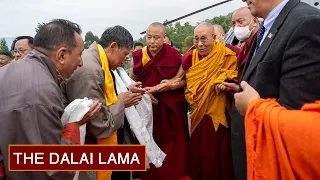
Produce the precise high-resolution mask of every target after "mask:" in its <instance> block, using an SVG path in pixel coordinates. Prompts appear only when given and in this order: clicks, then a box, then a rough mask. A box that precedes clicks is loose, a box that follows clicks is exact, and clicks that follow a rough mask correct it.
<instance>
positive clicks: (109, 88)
mask: <svg viewBox="0 0 320 180" xmlns="http://www.w3.org/2000/svg"><path fill="white" fill-rule="evenodd" d="M132 46H133V38H132V36H131V34H130V32H129V31H128V30H126V29H125V28H123V27H121V26H115V27H111V28H108V29H107V30H105V32H104V33H103V34H102V36H101V39H100V40H99V43H96V42H94V43H92V44H91V46H90V47H89V49H87V50H85V51H84V53H83V55H82V58H83V67H81V68H79V69H78V70H77V71H75V73H74V74H73V76H72V77H71V78H70V79H69V80H68V81H67V82H66V84H65V85H66V86H65V95H66V97H67V99H68V102H72V101H73V100H74V99H78V98H84V97H88V98H90V99H98V100H99V101H100V102H102V109H101V111H100V113H99V114H98V115H97V117H96V118H95V119H93V120H92V121H91V122H90V123H88V124H87V142H88V140H89V139H90V140H91V142H90V143H97V144H100V145H116V144H118V142H117V130H118V129H120V128H122V126H123V125H124V109H125V108H126V107H130V106H133V105H136V104H137V103H138V102H139V101H140V100H141V98H142V95H141V93H142V92H144V91H143V90H139V88H135V87H133V88H132V89H131V91H130V92H125V93H120V94H119V95H117V94H116V91H115V90H116V88H115V83H114V75H113V74H112V72H111V70H115V69H116V68H117V67H119V66H121V64H122V63H123V61H124V60H125V59H126V56H127V55H128V54H129V53H130V50H131V48H132ZM135 85H137V86H138V85H139V83H136V84H135ZM132 91H134V92H137V93H133V92H132ZM111 174H112V173H111V171H99V172H97V173H96V179H97V180H107V179H109V180H110V179H111Z"/></svg>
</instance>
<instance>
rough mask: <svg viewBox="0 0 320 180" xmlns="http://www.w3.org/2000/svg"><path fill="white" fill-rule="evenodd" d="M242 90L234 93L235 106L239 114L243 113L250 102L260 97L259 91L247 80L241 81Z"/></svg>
mask: <svg viewBox="0 0 320 180" xmlns="http://www.w3.org/2000/svg"><path fill="white" fill-rule="evenodd" d="M241 88H242V89H243V91H242V92H239V93H236V94H234V99H235V106H236V108H237V109H238V111H239V113H240V114H241V115H245V114H246V111H247V108H248V106H249V104H250V102H251V101H252V100H254V99H257V98H260V95H259V93H258V92H257V91H256V90H255V89H254V88H253V87H251V86H250V85H249V84H248V83H247V82H245V81H242V82H241Z"/></svg>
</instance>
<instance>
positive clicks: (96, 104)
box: [77, 100, 102, 126]
mask: <svg viewBox="0 0 320 180" xmlns="http://www.w3.org/2000/svg"><path fill="white" fill-rule="evenodd" d="M101 107H102V103H100V102H99V101H97V100H93V104H92V105H91V106H90V110H89V111H88V112H87V113H86V114H85V115H84V116H83V118H82V119H81V120H80V121H79V122H78V123H77V124H78V125H79V126H82V125H83V124H86V123H88V122H89V121H91V120H92V119H93V118H95V117H96V115H97V114H98V113H99V111H100V109H101Z"/></svg>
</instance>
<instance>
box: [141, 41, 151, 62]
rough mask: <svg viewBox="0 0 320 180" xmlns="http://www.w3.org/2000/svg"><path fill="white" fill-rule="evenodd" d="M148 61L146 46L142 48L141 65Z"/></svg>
mask: <svg viewBox="0 0 320 180" xmlns="http://www.w3.org/2000/svg"><path fill="white" fill-rule="evenodd" d="M149 61H150V57H149V55H148V50H147V46H145V47H143V48H142V66H144V65H146V64H147V63H148V62H149Z"/></svg>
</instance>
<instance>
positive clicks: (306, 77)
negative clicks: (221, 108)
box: [231, 0, 320, 180]
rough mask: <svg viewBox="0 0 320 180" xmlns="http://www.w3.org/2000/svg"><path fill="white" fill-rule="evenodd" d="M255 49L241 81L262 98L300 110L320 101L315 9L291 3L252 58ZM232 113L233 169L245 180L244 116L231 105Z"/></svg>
mask: <svg viewBox="0 0 320 180" xmlns="http://www.w3.org/2000/svg"><path fill="white" fill-rule="evenodd" d="M269 34H272V35H271V37H270V36H269ZM255 46H256V43H254V44H253V47H255ZM254 50H255V49H254V48H252V49H251V52H250V54H249V57H248V59H247V62H246V65H245V69H244V73H243V75H242V77H241V81H247V82H248V83H249V84H250V85H251V86H253V88H255V89H256V90H257V91H258V92H259V94H260V96H261V97H262V98H276V99H278V98H280V104H281V105H282V106H285V107H286V108H288V109H300V108H301V106H302V105H303V104H304V103H306V102H313V101H315V100H320V11H319V10H318V9H315V8H313V7H311V6H309V5H307V4H305V3H302V2H300V1H299V0H290V1H289V2H288V3H287V4H286V6H285V7H284V8H283V10H282V11H281V13H280V14H279V16H278V17H277V19H276V21H275V22H274V24H273V26H272V28H271V29H270V31H269V32H268V34H267V37H266V38H265V39H264V41H263V42H262V44H261V46H260V48H259V49H258V50H257V51H256V54H255V56H253V54H254ZM250 62H251V63H250ZM239 91H242V90H241V88H240V90H239ZM232 113H233V114H232V126H231V131H232V150H233V152H232V154H233V161H234V168H235V173H236V176H237V180H238V179H239V180H245V179H246V147H245V134H244V132H245V131H244V117H243V116H241V115H240V114H239V113H238V111H237V110H236V109H235V107H234V106H233V112H232Z"/></svg>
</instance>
